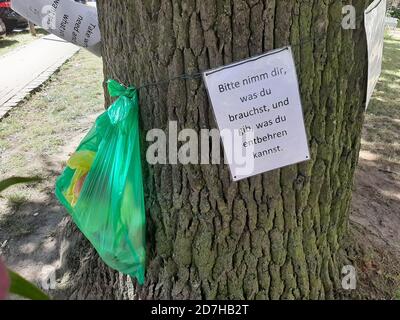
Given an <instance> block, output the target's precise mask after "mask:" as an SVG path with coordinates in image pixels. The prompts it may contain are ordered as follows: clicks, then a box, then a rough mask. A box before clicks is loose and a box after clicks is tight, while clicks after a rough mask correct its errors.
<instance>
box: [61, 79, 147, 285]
mask: <svg viewBox="0 0 400 320" xmlns="http://www.w3.org/2000/svg"><path fill="white" fill-rule="evenodd" d="M108 90H109V93H110V95H111V96H112V97H119V98H118V99H117V100H116V101H115V102H114V103H113V104H112V105H111V106H110V107H109V108H108V110H107V111H106V112H104V113H103V114H102V115H100V116H99V117H98V118H97V120H96V123H95V125H94V126H93V128H92V129H91V130H90V132H89V133H88V134H87V136H86V137H85V138H84V139H83V141H82V142H81V144H80V145H79V147H78V149H77V150H76V152H75V153H74V154H73V155H72V156H71V158H70V159H69V160H68V162H67V167H66V168H65V170H64V172H63V173H62V175H61V176H60V177H59V178H58V179H57V182H56V196H57V198H58V199H59V200H60V201H61V203H62V204H63V205H64V206H65V207H66V208H67V210H68V211H69V213H70V214H71V215H72V218H73V220H74V221H75V223H76V224H77V226H78V227H79V229H80V230H81V231H82V233H83V234H84V235H85V236H86V237H87V238H88V239H89V241H90V242H91V243H92V244H93V246H94V247H95V248H96V250H97V252H98V253H99V255H100V257H101V258H102V259H103V260H104V261H105V263H106V264H107V265H109V266H110V267H112V268H113V269H116V270H118V271H120V272H122V273H124V274H128V275H130V276H132V277H136V278H137V280H138V282H139V283H140V284H143V283H144V273H145V259H146V249H145V248H146V247H145V246H146V243H145V223H146V221H145V208H144V195H143V181H142V169H141V157H140V141H139V127H138V126H139V123H138V116H139V112H138V111H139V110H138V109H139V103H138V96H137V91H136V89H135V88H131V87H130V88H125V87H124V86H122V85H120V84H119V83H118V82H116V81H114V80H110V81H109V82H108Z"/></svg>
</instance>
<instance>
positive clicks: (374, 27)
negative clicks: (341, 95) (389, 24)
mask: <svg viewBox="0 0 400 320" xmlns="http://www.w3.org/2000/svg"><path fill="white" fill-rule="evenodd" d="M385 17H386V0H375V1H374V2H372V3H371V5H370V6H369V7H368V8H367V10H366V11H365V19H364V20H365V31H366V33H367V44H368V89H367V104H366V107H368V104H369V102H370V100H371V97H372V94H373V92H374V89H375V86H376V84H377V82H378V80H379V77H380V75H381V72H382V56H383V40H384V35H385Z"/></svg>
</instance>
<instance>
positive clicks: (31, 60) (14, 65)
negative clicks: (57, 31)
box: [0, 35, 79, 119]
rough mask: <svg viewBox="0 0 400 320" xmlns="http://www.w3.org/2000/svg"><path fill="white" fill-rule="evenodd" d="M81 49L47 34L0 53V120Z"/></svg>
mask: <svg viewBox="0 0 400 320" xmlns="http://www.w3.org/2000/svg"><path fill="white" fill-rule="evenodd" d="M78 50H79V48H78V47H77V46H75V45H73V44H70V43H67V42H65V41H63V40H61V39H60V38H57V37H56V36H53V35H48V36H45V37H43V38H41V39H38V40H35V41H33V42H32V43H30V44H28V45H26V46H24V47H21V48H17V49H16V50H14V51H12V52H9V53H8V54H5V55H4V56H0V119H1V118H3V117H4V116H5V115H6V114H7V113H8V112H9V111H10V110H11V108H12V107H14V106H16V105H17V104H18V103H19V102H20V101H21V100H22V99H24V98H25V97H26V96H27V95H28V94H29V93H30V92H31V91H32V90H34V89H36V88H37V87H38V86H40V85H41V84H42V83H43V82H45V81H46V80H47V79H48V78H49V77H50V76H51V75H52V74H53V73H54V72H55V71H56V70H57V69H58V68H59V67H60V66H62V64H63V63H64V62H65V61H66V60H68V59H69V58H70V57H72V56H73V55H74V54H75V53H76V52H77V51H78Z"/></svg>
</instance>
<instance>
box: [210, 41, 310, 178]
mask: <svg viewBox="0 0 400 320" xmlns="http://www.w3.org/2000/svg"><path fill="white" fill-rule="evenodd" d="M203 78H204V82H205V84H206V88H207V91H208V94H209V97H210V100H211V104H212V106H213V109H214V114H215V118H216V120H217V124H218V126H219V129H220V131H221V137H222V140H223V144H224V150H225V155H226V158H227V160H228V163H229V165H230V169H231V174H232V178H233V180H234V181H239V180H242V179H245V178H248V177H251V176H254V175H258V174H261V173H264V172H267V171H270V170H274V169H278V168H282V167H285V166H288V165H291V164H295V163H299V162H303V161H307V160H309V159H310V152H309V148H308V140H307V135H306V131H305V125H304V119H303V111H302V106H301V99H300V93H299V84H298V80H297V73H296V67H295V63H294V60H293V55H292V50H291V48H290V47H285V48H282V49H278V50H274V51H271V52H268V53H266V54H263V55H260V56H258V57H253V58H250V59H247V60H244V61H240V62H238V63H234V64H231V65H228V66H223V67H220V68H217V69H214V70H211V71H206V72H205V73H204V74H203ZM223 132H231V133H232V132H233V133H234V134H233V135H232V134H231V135H230V137H234V141H230V140H227V139H224V134H222V133H223ZM238 155H239V157H238ZM238 159H240V160H241V161H237V160H238Z"/></svg>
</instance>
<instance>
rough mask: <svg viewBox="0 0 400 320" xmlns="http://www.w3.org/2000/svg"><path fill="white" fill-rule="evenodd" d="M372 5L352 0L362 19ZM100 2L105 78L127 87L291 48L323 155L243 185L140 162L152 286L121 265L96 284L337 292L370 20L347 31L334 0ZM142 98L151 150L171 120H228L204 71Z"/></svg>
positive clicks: (243, 295)
mask: <svg viewBox="0 0 400 320" xmlns="http://www.w3.org/2000/svg"><path fill="white" fill-rule="evenodd" d="M368 2H369V1H368V0H359V1H353V3H354V5H355V6H356V9H357V15H358V16H360V15H362V13H363V12H364V9H365V7H366V6H367V5H368ZM97 3H98V9H99V18H100V22H101V31H102V36H103V58H104V73H105V78H106V79H108V78H114V79H117V80H119V81H121V82H123V83H125V84H129V85H136V86H141V85H144V84H148V83H153V82H157V81H160V80H164V79H166V78H171V77H174V76H177V75H181V74H183V73H194V72H198V71H204V70H207V69H210V68H213V67H217V66H221V65H224V64H228V63H231V62H234V61H238V60H240V59H244V58H247V57H250V56H254V55H257V54H261V53H263V52H266V51H268V50H271V49H273V48H279V47H282V46H286V45H290V44H292V45H293V48H292V49H293V51H294V57H295V61H296V65H297V69H298V70H297V71H298V76H299V81H300V88H301V98H302V102H303V109H304V116H305V124H306V129H307V134H308V138H309V145H310V149H311V153H312V160H311V161H309V162H306V163H301V164H299V165H293V166H289V167H286V168H283V169H281V170H275V171H273V172H269V173H266V174H263V175H259V176H256V177H253V178H250V179H247V180H245V181H241V182H239V183H233V182H232V181H231V179H230V174H229V171H228V170H229V169H228V167H227V166H225V165H187V166H184V165H179V164H178V165H155V166H151V165H149V164H148V163H147V162H146V161H145V159H144V158H143V170H144V185H145V193H146V199H145V200H146V209H147V219H148V265H147V273H146V283H145V285H144V286H143V287H139V286H137V285H136V284H135V282H134V285H133V286H132V285H131V283H130V282H129V286H130V288H131V289H130V291H129V290H128V289H127V288H128V287H127V281H126V277H123V278H120V279H119V280H118V281H113V280H112V279H114V278H113V277H115V274H113V273H112V272H111V271H110V272H109V273H107V274H108V276H107V277H105V278H107V282H104V283H97V282H96V283H97V286H99V287H102V286H104V287H106V286H107V283H108V287H110V283H112V284H113V286H114V289H115V288H117V289H116V290H114V296H113V297H125V298H136V299H138V298H140V299H169V298H172V299H324V298H329V299H331V298H334V297H335V294H337V292H338V290H339V289H340V287H341V282H340V272H341V268H342V267H343V265H342V262H341V261H342V260H341V258H340V251H341V248H342V244H343V239H344V235H345V233H346V231H347V227H348V217H349V205H350V199H351V193H352V185H353V174H354V170H355V167H356V164H357V159H358V153H359V147H360V134H361V127H362V123H363V113H364V108H365V96H366V83H367V82H366V76H367V51H366V39H365V32H364V27H363V23H362V22H363V21H361V20H362V19H361V20H360V19H358V24H357V29H356V30H343V29H342V28H341V27H340V24H341V21H342V13H341V11H342V6H344V5H346V4H348V2H347V1H346V2H344V3H342V2H341V1H337V0H335V1H333V0H331V1H316V0H310V1H297V0H288V1H278V0H247V1H245V0H218V1H217V0H202V1H194V0H186V1H160V0H153V1H139V0H113V1H109V0H98V1H97ZM299 43H301V44H299ZM139 94H140V114H141V126H142V128H141V130H142V137H141V138H142V150H143V155H145V154H146V148H147V147H148V143H147V142H146V141H145V136H146V132H147V131H148V130H150V129H152V128H161V129H164V130H166V131H167V128H168V123H169V121H177V122H178V130H180V129H184V128H191V129H195V130H197V131H199V130H200V129H202V128H208V129H210V128H216V127H217V126H216V123H215V121H214V117H213V112H212V109H211V107H210V105H209V102H208V98H207V93H206V91H205V89H204V85H203V83H202V81H201V80H196V79H195V80H177V81H172V82H170V83H168V84H163V85H157V86H151V87H148V88H145V89H141V90H140V92H139ZM109 101H110V100H109V98H108V97H107V102H109ZM91 259H92V260H93V259H95V258H93V256H92V258H91ZM96 259H97V258H96ZM89 260H90V259H89ZM95 261H97V260H95ZM101 268H104V269H103V270H106V268H105V267H104V266H103V267H101ZM96 270H98V269H93V270H92V269H87V270H86V272H87V273H88V274H97V271H96ZM105 272H108V271H105ZM89 278H90V276H88V277H87V279H89ZM117 278H118V276H117ZM96 279H97V281H101V278H100V279H99V278H98V277H97V278H96ZM93 283H95V282H93ZM128 291H129V292H130V293H129V294H128ZM111 296H112V295H110V297H111Z"/></svg>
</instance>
